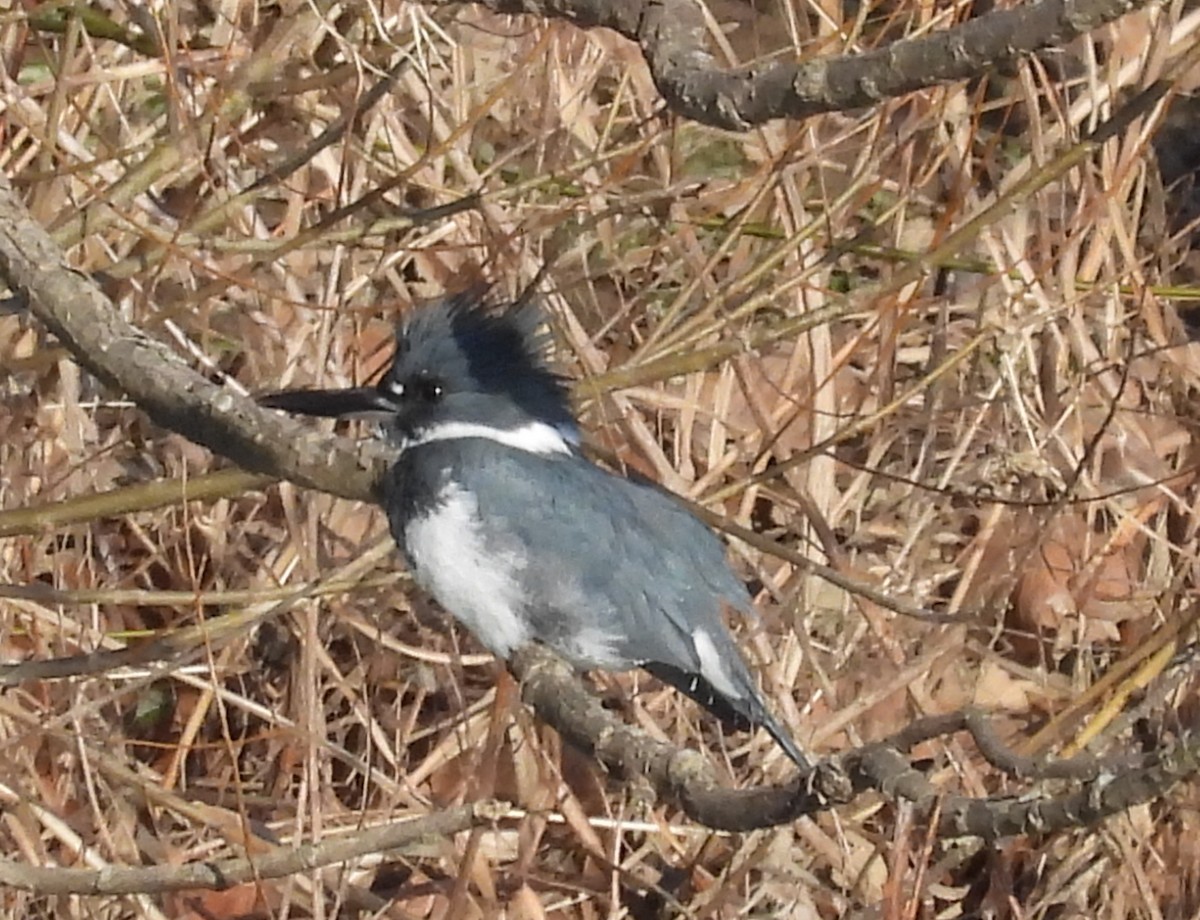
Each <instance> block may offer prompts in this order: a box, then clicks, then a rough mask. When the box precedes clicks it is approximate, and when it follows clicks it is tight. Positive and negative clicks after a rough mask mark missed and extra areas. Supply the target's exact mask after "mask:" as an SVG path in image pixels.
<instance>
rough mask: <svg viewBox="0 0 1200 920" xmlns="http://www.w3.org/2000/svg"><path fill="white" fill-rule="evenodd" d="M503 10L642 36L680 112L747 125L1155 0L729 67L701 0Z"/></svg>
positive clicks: (848, 100) (585, 1)
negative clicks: (716, 51) (715, 48)
mask: <svg viewBox="0 0 1200 920" xmlns="http://www.w3.org/2000/svg"><path fill="white" fill-rule="evenodd" d="M479 2H480V3H482V4H483V5H484V6H486V7H487V8H488V9H491V10H494V11H496V12H498V13H528V14H531V15H535V16H548V17H555V18H558V19H566V20H569V21H570V22H573V23H574V24H575V25H577V26H580V27H581V28H594V27H597V26H602V27H605V28H609V29H613V30H614V31H616V32H619V33H620V34H621V35H624V36H625V37H626V38H629V39H631V40H632V41H635V42H637V44H638V46H639V47H640V48H641V51H642V54H643V56H644V57H645V58H646V63H647V64H648V65H649V67H650V73H651V76H652V77H653V78H654V83H655V85H656V86H657V87H658V90H659V92H660V93H662V95H663V98H664V99H665V100H666V102H667V105H668V106H670V108H671V110H672V111H674V112H675V113H676V114H678V115H682V116H683V117H685V118H690V119H693V120H695V121H698V122H702V123H703V124H707V125H712V126H714V127H718V128H729V129H732V130H737V131H742V130H745V129H747V128H749V127H752V126H753V125H759V124H762V123H763V122H766V121H770V120H771V119H773V118H807V117H809V116H811V115H816V114H819V113H821V112H834V111H844V110H846V109H854V108H860V107H863V106H869V105H874V104H876V103H878V102H880V101H882V100H884V99H891V98H895V97H898V96H902V95H904V94H906V93H911V92H915V91H916V90H920V89H926V88H928V87H930V86H936V85H938V84H940V83H949V82H952V81H954V80H964V79H968V78H970V77H975V76H980V75H982V74H986V73H987V72H988V70H990V69H991V68H994V67H995V66H996V65H997V64H998V63H1000V62H1002V61H1006V60H1011V59H1013V58H1016V57H1019V56H1020V55H1023V54H1029V53H1031V52H1034V51H1039V50H1041V49H1043V48H1050V47H1055V46H1061V45H1063V44H1065V43H1066V42H1069V41H1071V40H1072V39H1074V38H1076V37H1077V36H1080V35H1083V34H1085V33H1087V32H1090V31H1091V30H1093V29H1095V28H1097V27H1098V26H1101V25H1103V24H1104V23H1107V22H1112V21H1113V20H1114V19H1117V18H1119V17H1121V16H1123V15H1124V14H1125V13H1127V12H1129V11H1130V10H1132V9H1134V8H1136V7H1140V6H1143V5H1145V3H1146V0H1040V2H1037V3H1033V4H1031V5H1029V6H1023V7H1018V8H1016V9H1011V10H997V11H995V12H992V13H988V14H987V15H985V16H981V17H980V18H978V19H974V20H971V21H970V22H967V23H965V24H963V25H961V26H955V27H954V28H950V29H946V30H944V31H941V32H935V33H933V34H931V35H925V36H922V37H920V38H910V39H905V40H902V41H898V42H895V43H894V44H891V45H888V46H886V47H883V48H879V49H877V50H875V51H869V52H866V53H865V54H857V55H844V56H842V57H835V58H820V59H816V60H809V61H800V62H796V61H794V60H792V59H790V58H779V59H775V60H772V61H769V62H767V63H763V64H756V65H753V66H750V67H742V68H738V69H735V70H722V69H721V68H720V67H719V66H718V65H717V63H716V61H715V59H714V58H713V56H712V54H711V53H710V52H709V51H708V43H707V40H706V34H707V29H706V26H705V24H704V18H703V14H702V13H701V11H700V7H699V5H698V4H697V3H696V2H694V0H479Z"/></svg>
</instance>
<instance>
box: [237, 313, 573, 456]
mask: <svg viewBox="0 0 1200 920" xmlns="http://www.w3.org/2000/svg"><path fill="white" fill-rule="evenodd" d="M542 323H543V318H542V315H541V312H540V311H539V310H538V309H537V308H536V307H534V306H532V305H523V306H511V305H510V306H502V307H496V308H493V307H489V306H487V305H486V304H485V303H484V302H483V301H482V300H481V298H480V294H479V291H478V290H474V291H470V292H467V293H465V294H458V295H453V296H450V297H446V298H443V299H441V300H438V301H435V302H434V303H431V304H429V305H427V306H424V307H419V308H416V309H414V310H413V311H412V312H411V313H410V314H409V315H408V316H407V317H406V318H405V319H404V321H403V322H402V323H401V324H400V326H399V327H398V329H397V333H396V352H395V355H394V357H393V359H392V365H391V367H389V368H388V370H387V372H386V373H385V374H384V375H383V377H382V378H381V379H380V380H379V382H378V383H377V384H376V385H374V386H365V387H351V388H347V389H341V390H285V391H282V392H278V393H270V394H267V395H265V396H261V397H259V400H258V401H259V403H260V404H261V405H263V406H266V407H268V408H272V409H282V410H284V411H286V412H294V413H298V414H301V415H318V416H324V417H336V418H352V417H357V418H369V419H372V420H375V421H378V422H380V423H381V424H382V426H383V429H384V431H385V432H386V433H387V434H388V435H389V436H390V437H392V438H394V439H395V440H396V441H397V442H398V443H399V444H401V445H402V446H403V445H409V444H413V443H420V442H422V441H427V440H438V439H443V438H448V437H453V436H456V435H455V434H454V432H460V433H461V432H470V431H476V432H477V436H482V437H490V436H492V435H489V434H487V433H486V431H491V432H493V433H498V434H497V436H495V437H493V439H494V440H500V441H506V438H508V439H509V440H513V438H514V437H515V436H514V435H513V433H514V432H521V433H524V434H523V435H522V437H524V436H525V435H531V436H534V435H536V437H533V439H532V440H530V441H529V443H531V444H534V445H535V446H534V447H532V448H529V449H534V450H539V448H538V447H537V446H536V445H539V444H540V445H542V446H543V447H545V448H547V449H566V447H565V445H574V444H578V443H579V440H580V436H579V428H578V424H577V423H576V421H575V418H574V416H573V415H572V414H571V408H570V403H569V401H568V398H567V392H566V387H565V385H564V381H563V379H562V378H561V377H559V376H558V375H557V374H555V373H554V372H553V371H552V370H550V368H549V367H548V365H547V363H546V351H547V348H548V345H549V336H548V335H547V334H546V333H545V332H543V331H542ZM481 432H483V433H481ZM457 436H464V435H462V434H458V435H457ZM556 439H557V441H561V442H562V443H563V445H564V446H563V447H562V448H558V447H556V446H555V444H554V442H555V440H556ZM517 440H520V439H519V438H518V439H517ZM507 442H508V441H506V443H507ZM518 446H519V445H518ZM539 452H541V451H540V450H539Z"/></svg>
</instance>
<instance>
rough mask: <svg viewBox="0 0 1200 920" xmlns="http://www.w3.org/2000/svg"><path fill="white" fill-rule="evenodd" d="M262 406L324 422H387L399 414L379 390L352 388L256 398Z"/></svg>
mask: <svg viewBox="0 0 1200 920" xmlns="http://www.w3.org/2000/svg"><path fill="white" fill-rule="evenodd" d="M255 401H256V402H257V403H258V404H259V405H260V406H265V407H266V408H268V409H280V410H282V411H284V412H291V413H293V414H294V415H318V416H320V417H322V418H360V419H369V420H371V421H384V420H386V419H389V418H391V417H393V416H394V415H395V414H396V411H397V407H396V404H395V403H393V402H392V401H391V400H389V399H388V398H387V397H386V396H384V394H383V393H381V392H380V391H379V390H378V389H377V388H376V387H351V388H349V389H345V390H281V391H279V392H278V393H265V394H263V395H262V396H259V397H256V400H255Z"/></svg>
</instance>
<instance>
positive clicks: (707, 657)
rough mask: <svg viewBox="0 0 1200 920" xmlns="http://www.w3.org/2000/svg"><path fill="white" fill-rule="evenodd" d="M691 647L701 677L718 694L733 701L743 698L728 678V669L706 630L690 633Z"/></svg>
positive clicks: (742, 694) (741, 693)
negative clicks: (697, 661) (694, 653)
mask: <svg viewBox="0 0 1200 920" xmlns="http://www.w3.org/2000/svg"><path fill="white" fill-rule="evenodd" d="M692 646H693V647H694V648H695V649H696V657H697V658H699V659H700V674H701V676H703V678H704V679H705V680H707V681H708V682H709V683H710V684H712V685H713V688H714V689H715V690H716V691H717V692H718V693H722V694H724V695H725V696H727V697H730V698H731V699H735V700H740V699H741V698H742V697H743V696H745V694H744V693H743V692H742V691H741V690H739V689H738V688H737V685H736V684H734V682H733V679H732V678H731V677H730V676H729V669H728V668H726V667H725V663H724V662H723V661H722V660H721V656H720V654H719V653H718V652H717V646H716V644H715V643H714V642H713V639H712V636H710V635H709V634H708V631H707V630H704V629H697V630H694V631H693V632H692Z"/></svg>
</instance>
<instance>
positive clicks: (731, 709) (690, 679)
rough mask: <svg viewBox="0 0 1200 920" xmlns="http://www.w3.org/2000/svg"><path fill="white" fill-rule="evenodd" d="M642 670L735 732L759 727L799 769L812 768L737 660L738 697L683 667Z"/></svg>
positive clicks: (650, 666)
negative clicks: (741, 693) (739, 690)
mask: <svg viewBox="0 0 1200 920" xmlns="http://www.w3.org/2000/svg"><path fill="white" fill-rule="evenodd" d="M733 654H734V655H736V654H737V653H736V652H734V653H733ZM642 667H644V668H645V669H646V670H647V671H649V672H650V674H652V675H653V676H654V677H657V678H658V679H659V680H661V681H662V682H663V683H665V684H670V685H671V686H672V687H674V688H675V689H676V690H678V691H679V692H680V693H682V694H683V695H684V696H687V697H690V698H691V699H692V700H695V701H696V702H697V703H699V704H700V705H701V706H702V707H704V708H705V709H706V710H708V711H709V712H710V713H712V714H713V715H714V716H716V717H717V718H718V719H720V720H721V723H722V724H723V725H725V726H726V727H727V728H730V729H732V730H734V731H749V730H750V729H751V728H753V727H754V726H755V725H761V726H762V727H763V728H764V729H766V732H767V734H768V735H770V736H771V738H772V739H773V740H774V741H775V743H776V744H778V745H779V746H780V747H781V748H783V751H784V753H785V754H787V755H788V757H790V758H791V759H792V760H793V761H794V762H795V764H796V766H797V767H799V768H800V769H801V770H807V769H809V767H810V766H811V764H810V763H809V761H808V758H807V757H806V756H805V755H804V752H803V751H802V750H800V746H799V745H798V744H796V742H795V741H794V740H793V739H792V736H791V734H790V733H789V732H788V730H787V729H786V728H784V727H783V725H782V724H781V723H780V722H779V720H778V719H776V718H775V716H774V715H773V714H772V713H771V711H770V710H769V709H767V707H766V704H765V703H764V702H763V701H762V698H761V697H760V696H759V695H758V690H757V689H756V688H755V687H754V684H753V681H752V678H751V677H750V675H749V674H748V673H745V667H744V666H743V665H742V662H741V660H740V657H739V658H738V660H737V665H735V667H734V669H733V670H735V671H737V672H738V677H740V678H742V680H740V681H739V683H741V684H742V689H743V691H744V695H743V696H742V697H740V698H737V697H731V696H729V695H727V694H724V693H721V692H720V691H719V690H717V688H716V687H714V686H713V685H712V684H711V683H710V682H709V681H708V680H707V679H706V678H704V677H703V676H701V675H700V674H694V673H690V672H688V671H685V670H683V669H682V668H676V667H674V666H672V665H669V664H662V663H661V662H647V663H646V664H644V665H643V666H642Z"/></svg>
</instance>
